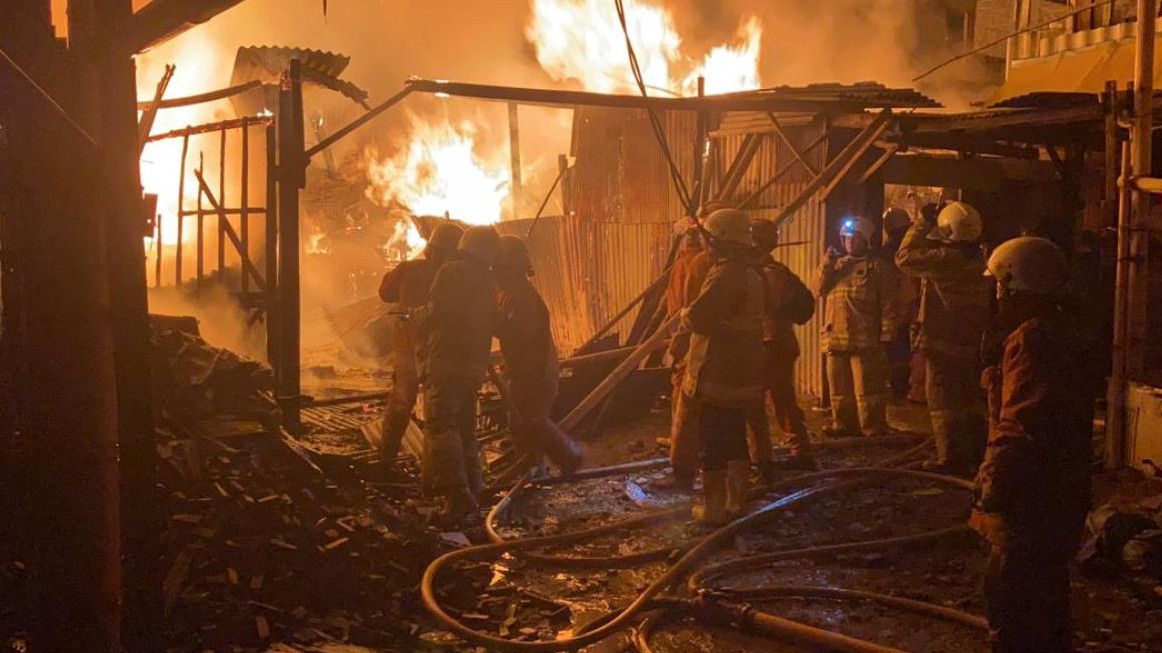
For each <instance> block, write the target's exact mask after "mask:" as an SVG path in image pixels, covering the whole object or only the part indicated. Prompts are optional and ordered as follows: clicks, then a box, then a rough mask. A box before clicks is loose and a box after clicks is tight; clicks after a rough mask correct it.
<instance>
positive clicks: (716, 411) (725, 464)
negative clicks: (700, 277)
mask: <svg viewBox="0 0 1162 653" xmlns="http://www.w3.org/2000/svg"><path fill="white" fill-rule="evenodd" d="M705 228H706V231H707V234H708V236H709V238H710V256H711V258H712V260H713V263H712V266H711V268H710V273H709V274H708V275H707V276H706V281H705V283H703V284H702V291H701V293H699V295H698V298H697V299H695V300H694V303H693V304H691V305H690V308H689V309H687V310H686V313H685V321H686V323H687V325H688V326H689V329H690V349H689V351H688V352H687V354H686V375H685V378H684V380H683V385H682V392H683V393H684V394H685V395H686V396H687V397H689V398H692V399H693V400H695V401H697V402H698V412H699V415H698V434H699V440H700V442H701V444H702V470H703V474H702V505H700V506H697V507H696V508H695V510H694V517H695V518H696V519H698V520H700V521H704V522H707V523H712V524H713V523H722V522H724V521H726V520H727V519H729V518H730V516H731V515H732V514H735V513H737V512H739V511H741V510H742V507H743V502H744V500H745V495H746V489H747V486H748V481H749V477H750V461H749V460H748V459H747V442H746V416H747V410H748V408H749V407H750V406H752V405H754V403H755V402H756V401H758V400H760V399H761V398H762V396H763V383H762V378H763V332H762V327H763V324H762V322H763V279H762V277H761V276H760V275H759V273H758V272H756V271H755V269H754V268H753V267H752V266H751V265H750V264H749V263H748V261H747V258H748V256H749V253H750V251H751V247H752V245H753V242H752V240H751V228H750V219H749V218H747V217H746V214H745V213H743V212H742V211H738V210H734V209H720V210H718V211H715V212H713V213H711V214H710V215H709V216H708V217H707V218H706V222H705Z"/></svg>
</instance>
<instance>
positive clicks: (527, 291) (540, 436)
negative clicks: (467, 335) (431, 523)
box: [495, 236, 581, 473]
mask: <svg viewBox="0 0 1162 653" xmlns="http://www.w3.org/2000/svg"><path fill="white" fill-rule="evenodd" d="M495 271H496V284H497V287H498V289H499V291H498V293H497V308H498V310H499V315H498V322H497V331H496V333H497V336H498V337H499V339H500V351H501V352H502V353H503V354H504V367H505V376H506V377H507V379H506V380H507V381H508V402H509V418H508V420H509V428H510V429H511V430H512V437H513V442H514V443H515V444H516V446H517V449H518V450H519V451H521V452H522V453H524V454H529V455H531V456H532V457H533V458H534V459H535V460H536V461H539V460H540V458H541V457H542V456H543V455H548V457H549V458H550V459H551V460H552V461H553V462H554V463H556V464H557V465H558V466H559V467H560V468H561V469H562V470H563V471H564V472H565V473H571V472H573V471H575V470H576V469H577V468H578V467H580V466H581V447H580V446H579V445H578V444H577V443H576V442H575V441H574V440H573V439H572V438H570V437H569V436H568V435H566V434H565V432H564V431H562V430H561V429H560V428H559V427H558V426H557V424H556V423H555V422H553V420H552V419H551V418H550V417H549V413H550V411H551V410H552V408H553V402H554V401H555V400H556V399H557V383H558V369H559V368H558V363H559V362H558V359H557V347H556V345H555V344H554V343H553V334H552V332H550V331H549V309H548V307H547V306H545V302H544V300H542V299H541V296H540V294H539V293H537V289H536V288H535V287H533V284H532V283H531V282H530V281H529V276H531V275H532V274H533V264H532V260H531V259H530V258H529V250H528V248H527V247H526V246H525V244H524V241H522V240H521V239H520V238H517V237H516V236H501V238H500V253H499V254H498V255H497V257H496V265H495Z"/></svg>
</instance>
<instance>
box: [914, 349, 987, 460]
mask: <svg viewBox="0 0 1162 653" xmlns="http://www.w3.org/2000/svg"><path fill="white" fill-rule="evenodd" d="M925 359H926V364H925V367H924V394H925V395H926V397H927V399H928V414H929V417H930V418H931V419H932V438H933V440H935V442H936V463H937V464H939V465H952V466H955V467H961V468H963V469H965V470H966V471H967V470H971V469H975V468H976V467H977V466H979V465H980V461H981V459H982V458H983V457H984V445H985V440H986V439H987V433H986V424H985V420H984V417H983V406H981V403H982V401H981V398H980V395H981V389H980V376H979V374H978V371H977V365H976V364H975V363H974V362H973V361H972V360H970V359H966V358H964V357H960V356H950V355H948V354H942V353H938V352H933V351H927V352H925Z"/></svg>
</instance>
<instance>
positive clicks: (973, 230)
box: [933, 202, 981, 243]
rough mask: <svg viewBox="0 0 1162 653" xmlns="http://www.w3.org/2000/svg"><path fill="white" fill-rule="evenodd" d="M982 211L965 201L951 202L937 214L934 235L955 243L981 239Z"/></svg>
mask: <svg viewBox="0 0 1162 653" xmlns="http://www.w3.org/2000/svg"><path fill="white" fill-rule="evenodd" d="M980 232H981V222H980V211H977V210H976V209H974V208H973V207H972V206H970V205H968V204H965V203H964V202H949V203H948V205H947V206H945V207H944V208H943V209H941V210H940V214H939V215H938V216H936V229H935V232H934V234H933V235H934V236H935V237H937V238H939V239H940V240H944V241H947V242H953V243H972V242H976V241H978V240H980Z"/></svg>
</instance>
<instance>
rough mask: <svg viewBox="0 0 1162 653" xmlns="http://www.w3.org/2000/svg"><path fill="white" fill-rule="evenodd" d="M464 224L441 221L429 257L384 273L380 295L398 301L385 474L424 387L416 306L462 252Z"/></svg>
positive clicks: (383, 446)
mask: <svg viewBox="0 0 1162 653" xmlns="http://www.w3.org/2000/svg"><path fill="white" fill-rule="evenodd" d="M463 234H464V230H463V229H461V228H460V226H459V225H457V224H456V223H454V222H441V223H440V224H439V226H437V227H436V228H435V229H434V230H433V231H432V235H431V237H430V238H428V245H427V247H426V248H425V249H424V258H421V259H416V260H414V261H403V262H402V263H400V264H399V265H397V266H396V267H395V268H394V269H392V270H391V271H390V272H388V273H387V274H386V275H384V277H383V282H382V283H380V284H379V298H380V299H382V300H383V301H385V302H387V303H389V304H395V305H397V306H398V310H395V311H393V313H394V314H395V315H396V317H397V319H396V320H395V323H394V324H393V325H392V326H393V329H392V340H391V349H392V361H393V365H392V371H391V389H390V393H391V395H390V396H389V397H388V399H387V408H386V409H385V410H384V412H383V428H382V431H381V440H380V443H379V457H380V462H381V464H382V465H383V470H384V475H385V476H391V475H392V474H394V473H395V472H396V471H397V470H396V469H395V460H396V457H397V456H398V455H399V446H400V442H401V441H402V440H403V434H404V432H405V431H406V430H407V427H408V423H409V422H410V421H411V418H412V409H413V408H414V407H415V405H416V395H417V394H418V392H419V387H420V373H419V367H420V363H419V360H418V355H419V348H420V345H421V343H423V339H424V337H423V334H422V333H420V329H419V325H418V323H417V322H416V321H415V320H413V319H411V316H410V312H411V311H412V310H415V309H417V308H421V307H423V306H427V304H428V299H429V291H430V290H431V287H432V279H434V278H435V276H436V271H437V270H439V269H440V266H441V265H443V264H444V262H445V261H447V260H448V259H449V258H451V257H452V255H453V254H454V253H455V252H456V245H457V243H459V242H460V236H462V235H463Z"/></svg>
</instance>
